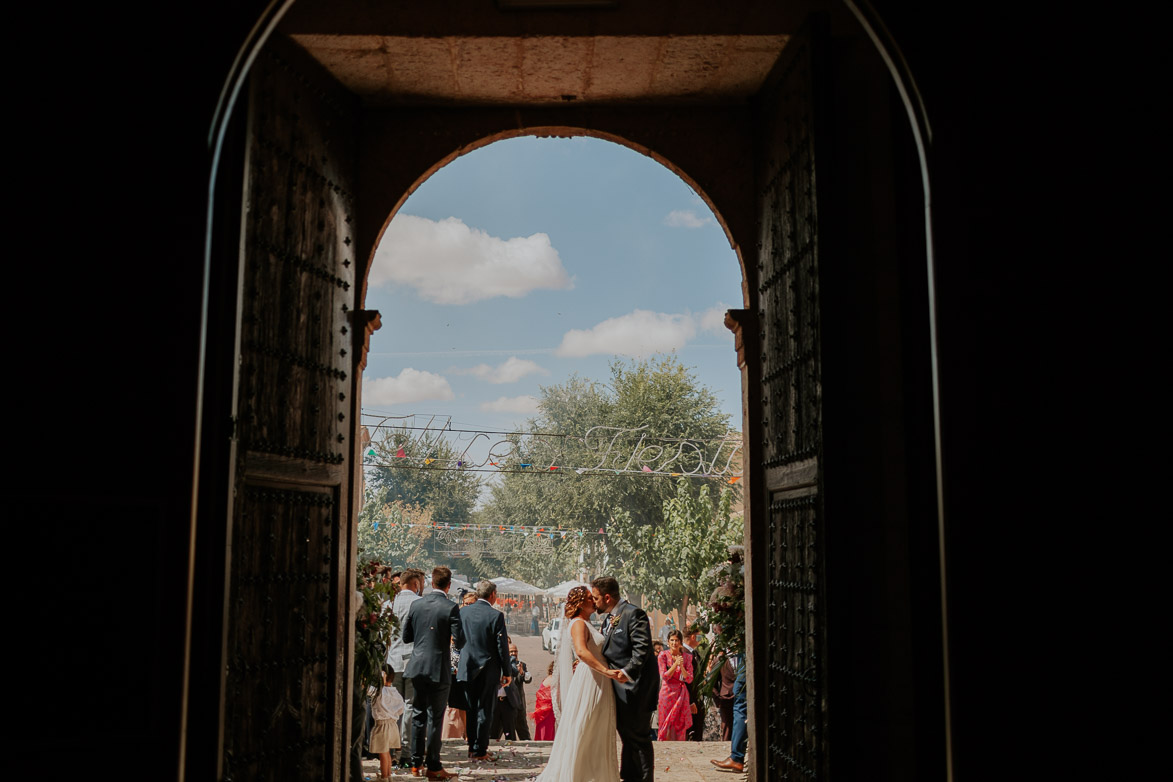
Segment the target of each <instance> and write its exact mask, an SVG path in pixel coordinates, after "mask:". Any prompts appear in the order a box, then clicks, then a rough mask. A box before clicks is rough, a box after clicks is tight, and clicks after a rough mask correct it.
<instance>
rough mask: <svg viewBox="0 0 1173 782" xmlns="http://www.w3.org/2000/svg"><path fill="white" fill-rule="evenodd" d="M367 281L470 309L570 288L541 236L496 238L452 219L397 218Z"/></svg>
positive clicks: (547, 240) (555, 254)
mask: <svg viewBox="0 0 1173 782" xmlns="http://www.w3.org/2000/svg"><path fill="white" fill-rule="evenodd" d="M369 282H370V284H371V286H372V287H376V288H377V287H382V286H391V285H404V286H407V287H410V288H413V289H414V290H415V291H416V293H417V294H418V295H419V297H420V298H422V299H424V300H425V301H430V302H432V303H433V304H470V303H472V302H474V301H480V300H482V299H491V298H494V297H496V296H510V297H512V298H519V297H521V296H524V295H526V294H527V293H529V292H530V291H534V290H538V289H546V290H565V289H567V288H572V287H574V281H573V280H571V279H570V276H569V275H568V274H567V273H566V269H565V268H564V267H563V266H562V259H561V258H560V257H559V256H558V251H557V250H555V249H554V247H553V246H552V245H551V244H550V237H549V236H547V235H546V234H544V233H537V234H534V235H533V236H525V237H522V236H518V237H514V238H512V239H499V238H497V237H495V236H490V235H489V234H487V233H485V232H484V231H481V230H478V229H476V228H470V227H468V226H467V225H465V224H464V222H463V221H461V220H460V219H458V218H455V217H449V218H447V219H445V220H440V221H439V222H436V221H433V220H428V219H427V218H424V217H416V216H414V215H403V214H401V215H396V217H395V219H393V220H392V221H391V224H390V225H389V226H387V231H386V233H384V234H383V238H382V240H381V241H380V242H379V246H378V248H377V249H376V250H375V260H374V263H373V264H372V266H371V273H370V277H369Z"/></svg>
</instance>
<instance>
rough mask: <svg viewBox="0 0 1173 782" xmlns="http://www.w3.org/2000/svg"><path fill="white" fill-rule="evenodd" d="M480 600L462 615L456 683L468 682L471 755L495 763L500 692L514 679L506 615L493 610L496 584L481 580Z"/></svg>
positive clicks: (478, 597)
mask: <svg viewBox="0 0 1173 782" xmlns="http://www.w3.org/2000/svg"><path fill="white" fill-rule="evenodd" d="M476 592H477V600H476V602H475V603H472V604H471V605H467V606H465V607H464V609H463V610H462V611H461V612H460V621H461V623H462V624H463V625H464V639H465V643H464V650H463V651H461V653H460V665H459V666H457V669H456V680H457V681H460V682H466V683H467V684H466V686H465V692H466V693H467V695H468V722H467V727H468V756H469V757H470V758H472V759H473V760H493V758H492V757H491V756H490V755H489V731H490V729H491V727H492V724H493V708H494V706H496V704H497V689H498V688H499V687H508V686H509V682H510V681H512V677H510V676H509V675H508V674H509V673H510V672H511V670H512V669H511V667H510V664H509V642H508V636H507V635H506V633H505V614H503V613H501V612H500V611H498V610H497V609H496V608H493V604H494V603H496V602H497V585H496V584H494V583H493V582H492V581H478V582H477V585H476Z"/></svg>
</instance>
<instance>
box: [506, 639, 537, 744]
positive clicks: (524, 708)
mask: <svg viewBox="0 0 1173 782" xmlns="http://www.w3.org/2000/svg"><path fill="white" fill-rule="evenodd" d="M509 656H510V658H512V659H514V660H517V678H515V679H514V680H513V683H512V685H511V686H512V687H513V688H514V690H515V691H516V692H517V700H518V701H519V703H520V706H518V709H517V712H516V713H515V714H514V716H513V720H514V725H513V733H514V735H516V736H517V739H518V741H529V740H530V734H529V721H528V720H526V713H527V712H528V711H529V704H528V703H526V701H525V685H527V684H529V683H530V682H532V681H533V680H534V677H533V676H532V675H531V674H530V672H529V666H527V665H526V664H525V663H523V662H522V661H521V660H518V659H517V644H514V643H510V644H509Z"/></svg>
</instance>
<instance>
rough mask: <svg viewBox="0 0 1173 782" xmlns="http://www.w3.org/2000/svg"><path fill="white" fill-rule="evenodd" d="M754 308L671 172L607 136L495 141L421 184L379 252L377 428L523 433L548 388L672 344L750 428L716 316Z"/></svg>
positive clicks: (374, 282)
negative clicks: (383, 419) (411, 425)
mask: <svg viewBox="0 0 1173 782" xmlns="http://www.w3.org/2000/svg"><path fill="white" fill-rule="evenodd" d="M740 306H741V272H740V268H739V265H738V262H737V256H736V254H735V253H734V252H733V250H732V249H731V248H730V247H729V242H728V240H727V239H726V237H725V234H724V232H723V231H722V230H721V228H720V226H719V225H718V224H717V222H716V220H715V219H714V217H713V215H712V213H711V212H710V210H709V209H708V207H707V206H706V205H705V204H704V202H703V201H701V199H700V198H699V197H697V195H696V194H695V193H694V192H693V191H692V189H691V188H690V187H689V186H688V185H687V184H685V182H684V181H683V180H681V179H680V178H679V177H677V176H676V175H675V174H673V173H672V172H671V171H669V170H668V169H666V168H664V167H663V166H661V165H660V164H659V163H656V162H655V161H654V160H652V159H651V158H648V157H645V156H643V155H640V154H639V153H636V152H633V151H632V150H630V149H627V148H626V147H622V146H620V145H618V144H614V143H611V142H607V141H602V140H598V139H591V138H574V139H543V138H534V137H524V138H517V139H509V140H505V141H499V142H496V143H494V144H492V145H490V146H488V147H484V148H482V149H479V150H477V151H475V152H472V153H470V154H467V155H464V156H462V157H460V158H457V159H456V160H454V161H453V162H452V163H450V164H449V165H447V166H445V167H444V168H442V169H440V170H439V171H437V172H436V173H435V174H434V175H433V176H432V177H431V178H429V179H428V180H427V181H426V182H424V183H423V184H422V185H420V187H419V188H418V189H417V190H416V192H415V193H414V194H413V195H412V196H411V197H410V198H409V199H408V201H407V202H406V203H405V204H404V206H403V208H402V209H401V210H400V212H399V213H398V214H397V215H396V217H395V220H393V221H392V224H391V225H390V226H389V227H388V230H387V231H386V232H385V234H384V237H383V240H382V242H381V244H380V246H379V248H378V249H377V250H376V253H375V262H374V264H373V266H372V270H371V274H370V277H369V287H368V292H367V300H366V307H367V309H376V310H379V311H380V312H381V313H382V322H383V327H382V329H381V330H380V331H378V332H376V333H375V334H374V336H373V337H372V339H371V346H370V353H369V356H368V362H367V369H366V373H365V377H364V387H363V409H364V414H365V415H364V423H365V422H368V421H369V418H368V417H367V416H368V415H369V414H372V413H374V414H387V415H408V414H415V415H416V416H417V418H416V425H420V426H422V425H423V424H424V423H425V422H426V421H427V420H428V419H429V418H430V417H431V416H432V415H436V416H437V419H436V420H437V422H441V421H446V420H447V419H448V418H449V417H451V420H452V425H453V427H456V428H465V429H481V430H487V429H492V430H515V429H517V428H519V427H520V426H521V425H522V424H523V423H524V422H525V420H526V419H527V418H528V417H529V416H530V415H531V414H532V413H531V411H532V409H533V400H534V399H535V398H536V397H537V396H539V387H540V386H543V385H552V384H560V383H563V382H565V380H566V379H567V378H568V377H569V376H570V375H571V374H573V373H578V374H579V375H581V376H583V377H586V378H591V379H598V380H606V379H607V377H608V376H609V370H608V365H609V363H610V362H611V361H612V360H613V359H614V358H615V357H616V356H617V355H620V354H628V355H629V356H630V355H635V354H638V355H643V356H651V355H659V354H663V353H665V352H673V351H674V352H675V354H676V355H677V356H678V357H679V358H680V360H681V362H682V363H684V364H685V365H686V366H688V367H691V368H692V369H693V370H694V372H695V373H696V375H697V377H698V379H699V380H700V382H701V383H702V384H704V385H706V386H708V387H709V389H710V390H712V391H713V392H714V393H715V394H716V395H717V397H718V398H719V399H720V400H721V408H722V411H723V412H726V413H728V414H729V415H730V420H731V422H732V423H733V424H734V425H735V426H739V425H740V420H741V407H740V401H741V389H740V376H739V372H738V370H737V365H736V357H735V355H734V352H733V339H732V335H731V334H730V333H729V332H728V331H726V330H725V328H724V327H723V326H721V325H720V319H721V316H722V315H723V313H724V310H725V309H728V308H730V307H740ZM421 415H422V416H423V418H422V419H420V418H419V417H418V416H421Z"/></svg>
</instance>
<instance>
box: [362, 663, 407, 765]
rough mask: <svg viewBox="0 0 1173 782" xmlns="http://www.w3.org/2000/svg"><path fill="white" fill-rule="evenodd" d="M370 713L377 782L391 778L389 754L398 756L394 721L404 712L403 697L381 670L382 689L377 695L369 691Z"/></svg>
mask: <svg viewBox="0 0 1173 782" xmlns="http://www.w3.org/2000/svg"><path fill="white" fill-rule="evenodd" d="M371 693H372V695H371V713H372V714H373V715H374V718H375V728H374V730H372V731H371V739H370V751H371V754H373V755H377V756H378V758H379V782H387V780H389V779H390V778H391V753H392V752H394V753H395V754H399V745H400V740H399V726H398V725H397V724H396V721H397V720H398V719H399V715H401V714H403V712H404V705H403V696H401V695H400V694H399V690H397V689H395V687H394V686H392V684H391V682H390V681H389V680H388V679H387V668H386V667H385V666H384V668H383V689H382V690H381V691H380V692H378V693H377V694H376V693H375V692H374V688H372V689H371Z"/></svg>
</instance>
